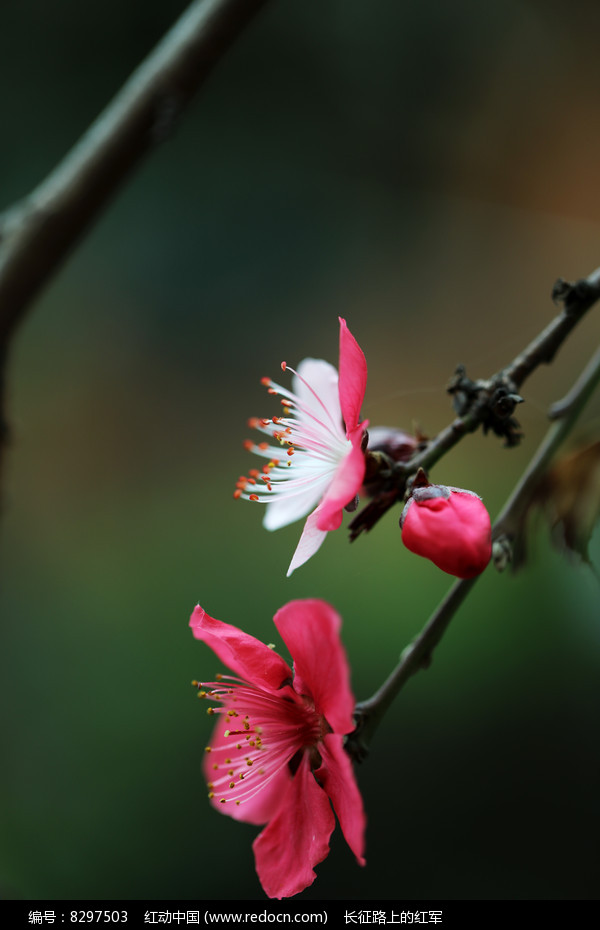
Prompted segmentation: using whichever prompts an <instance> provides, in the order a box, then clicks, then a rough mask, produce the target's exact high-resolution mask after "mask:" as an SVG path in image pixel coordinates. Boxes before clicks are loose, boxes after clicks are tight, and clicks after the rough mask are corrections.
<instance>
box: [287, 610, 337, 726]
mask: <svg viewBox="0 0 600 930" xmlns="http://www.w3.org/2000/svg"><path fill="white" fill-rule="evenodd" d="M273 620H274V623H275V626H276V627H277V629H278V630H279V632H280V633H281V636H282V638H283V640H284V642H285V644H286V646H287V647H288V649H289V651H290V655H291V656H292V658H293V659H294V690H295V691H296V692H297V693H298V694H306V695H310V696H311V697H312V699H313V701H314V702H315V709H316V711H317V713H319V714H322V715H323V716H324V717H325V718H326V719H327V722H328V723H329V725H330V727H331V728H332V730H333V731H334V732H335V733H350V731H351V730H352V729H353V722H352V714H353V713H354V695H353V694H352V691H351V689H350V670H349V668H348V660H347V658H346V653H345V651H344V647H343V646H342V643H341V641H340V636H339V631H340V627H341V623H342V621H341V619H340V616H339V614H337V613H336V611H335V610H334V609H333V607H331V605H330V604H327V603H326V602H325V601H320V600H302V601H290V603H289V604H285V606H283V607H282V608H281V609H280V610H278V611H277V613H276V614H275V617H274V618H273Z"/></svg>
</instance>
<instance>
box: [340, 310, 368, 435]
mask: <svg viewBox="0 0 600 930" xmlns="http://www.w3.org/2000/svg"><path fill="white" fill-rule="evenodd" d="M339 321H340V364H339V373H340V380H339V392H340V406H341V408H342V416H343V418H344V423H345V424H346V433H347V434H349V433H351V432H352V431H353V430H355V429H356V427H357V426H358V421H359V419H360V408H361V407H362V402H363V400H364V396H365V391H366V388H367V362H366V360H365V356H364V354H363V351H362V349H361V347H360V346H359V344H358V342H357V341H356V339H355V338H354V336H353V335H352V333H351V332H350V330H349V329H348V327H347V325H346V321H345V320H344V319H342V317H339Z"/></svg>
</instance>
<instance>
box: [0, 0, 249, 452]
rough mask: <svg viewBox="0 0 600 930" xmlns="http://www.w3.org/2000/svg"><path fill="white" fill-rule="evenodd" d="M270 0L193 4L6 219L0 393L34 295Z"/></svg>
mask: <svg viewBox="0 0 600 930" xmlns="http://www.w3.org/2000/svg"><path fill="white" fill-rule="evenodd" d="M266 2H267V0H195V2H194V3H192V4H190V6H189V7H188V8H187V10H186V11H185V12H184V13H183V15H182V16H181V17H180V19H179V20H178V21H177V22H176V23H175V25H174V26H173V27H172V29H171V30H170V31H169V32H168V33H167V34H166V35H165V36H164V38H163V39H162V41H161V42H160V43H159V44H158V45H157V46H156V48H155V49H154V50H153V51H152V52H151V53H150V55H149V56H148V57H147V58H146V60H145V61H144V62H143V63H142V64H141V65H140V66H139V67H138V68H137V70H136V71H135V72H134V73H133V74H132V75H131V77H130V78H129V80H128V81H127V82H126V83H125V85H124V86H123V88H122V89H121V90H120V91H119V93H118V94H117V96H116V97H115V98H114V99H113V101H112V102H111V103H110V104H109V105H108V107H107V108H106V110H104V112H103V113H101V114H100V116H99V117H98V118H97V119H96V121H95V122H94V123H93V124H92V126H91V127H90V128H89V129H88V131H87V132H86V133H85V134H84V135H83V137H82V138H81V139H80V141H79V142H78V143H77V144H76V145H75V147H74V148H73V149H72V150H71V151H70V152H69V153H68V154H67V156H66V157H65V158H64V159H63V161H62V162H60V163H59V164H58V165H57V167H56V168H55V169H54V170H53V171H52V172H51V173H50V174H49V175H48V177H46V179H45V180H44V181H42V183H41V184H40V185H39V186H38V187H37V188H35V190H33V191H32V192H31V193H30V194H29V195H28V196H27V197H25V198H24V199H23V200H22V201H20V202H19V203H16V204H15V205H14V206H12V207H11V208H10V209H8V210H6V211H5V213H4V214H2V215H1V216H0V364H1V367H0V390H1V387H2V382H3V377H4V364H3V363H4V361H5V358H6V354H7V349H8V345H9V340H10V337H11V335H12V333H13V331H14V329H15V327H16V325H17V324H18V322H19V321H20V320H21V318H22V317H23V316H24V314H25V311H26V310H27V308H28V307H29V305H30V304H31V301H32V300H33V299H34V297H35V296H36V295H37V293H38V292H39V291H40V289H41V288H42V287H43V286H44V285H45V284H46V282H47V281H48V280H49V279H50V277H51V276H52V275H53V274H54V273H55V271H57V269H58V268H59V267H60V264H61V262H62V261H63V259H64V258H65V257H66V256H67V254H68V253H69V251H70V250H71V249H72V248H73V246H74V245H75V244H76V242H77V241H78V240H79V239H80V237H81V236H82V235H83V234H84V232H85V231H86V230H87V229H88V228H89V227H90V226H91V224H92V223H93V222H94V220H96V219H97V217H98V216H99V214H100V213H101V211H102V209H103V208H104V207H105V206H106V205H107V204H108V202H109V201H110V199H111V197H112V196H113V195H114V194H115V193H116V192H117V190H118V189H119V187H120V186H121V185H122V184H123V183H124V181H125V180H126V179H127V177H128V176H129V174H130V173H131V172H132V171H133V169H134V168H136V167H137V166H138V165H139V164H140V162H141V160H142V158H143V156H144V155H145V154H146V153H147V152H148V151H149V150H151V149H153V148H154V147H155V146H156V145H158V144H159V143H160V142H162V141H163V140H164V139H165V138H167V136H169V135H170V134H171V132H172V131H173V128H174V126H175V124H176V122H177V120H178V118H179V117H180V115H181V113H182V112H183V110H184V109H185V107H186V106H187V105H188V103H189V102H190V100H191V99H192V97H193V96H194V94H195V93H196V91H197V90H198V88H199V87H200V86H201V85H202V83H203V82H204V80H205V79H206V77H207V76H208V75H209V74H210V72H211V71H212V69H213V68H214V67H215V65H216V64H218V62H219V61H220V59H221V58H222V56H223V55H224V53H225V52H226V51H227V49H228V48H229V46H230V45H231V44H232V42H233V41H234V40H235V39H236V38H237V36H238V35H239V33H240V32H241V31H242V30H243V28H244V27H245V26H246V24H247V23H248V22H249V21H250V20H251V19H252V18H253V16H254V15H255V14H256V13H257V12H258V11H259V10H260V9H261V8H262V7H263V6H264V5H265V4H266ZM2 399H3V392H2V397H0V400H2ZM3 409H4V405H3V404H2V405H1V406H0V454H1V451H2V449H1V444H2V440H3V438H4V437H5V435H6V432H7V427H6V423H5V420H4V417H3V414H2V411H3Z"/></svg>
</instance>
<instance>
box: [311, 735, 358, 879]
mask: <svg viewBox="0 0 600 930" xmlns="http://www.w3.org/2000/svg"><path fill="white" fill-rule="evenodd" d="M319 750H320V753H321V758H322V760H323V763H322V765H321V767H320V768H318V769H317V770H316V773H315V774H316V775H317V777H318V779H319V781H320V782H321V784H322V785H323V788H324V789H325V791H326V792H327V794H328V795H329V797H330V798H331V801H332V803H333V808H334V810H335V813H336V815H337V819H338V820H339V822H340V827H341V828H342V833H343V834H344V837H345V838H346V842H347V843H348V846H349V847H350V849H351V850H352V852H353V853H354V855H355V856H356V858H357V860H358V864H359V865H364V864H365V860H364V857H363V854H364V851H365V827H366V824H367V818H366V817H365V811H364V807H363V802H362V797H361V794H360V791H359V790H358V785H357V784H356V779H355V777H354V772H353V770H352V762H351V761H350V758H349V757H348V754H347V752H346V751H345V749H344V747H343V744H342V737H341V736H337V735H336V734H334V733H330V734H329V735H328V736H326V737H325V741H324V743H321V745H320V746H319Z"/></svg>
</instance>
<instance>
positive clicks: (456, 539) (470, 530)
mask: <svg viewBox="0 0 600 930" xmlns="http://www.w3.org/2000/svg"><path fill="white" fill-rule="evenodd" d="M433 487H435V486H433ZM445 490H446V491H448V490H449V491H450V495H449V497H431V498H428V499H424V500H417V499H415V498H412V499H410V500H409V502H408V504H407V507H406V510H405V513H404V514H403V517H402V521H403V522H402V541H403V542H404V545H405V546H406V547H407V549H410V551H411V552H415V553H416V554H417V555H422V556H425V558H427V559H431V561H432V562H433V563H434V565H437V566H438V568H441V569H442V571H444V572H448V574H449V575H455V576H456V577H457V578H473V577H475V575H479V574H480V573H481V572H482V571H483V570H484V568H485V567H486V565H487V564H488V562H489V560H490V556H491V554H492V539H491V524H490V516H489V514H488V512H487V510H486V508H485V505H484V504H483V501H482V500H481V498H479V497H477V495H476V494H473V493H471V492H470V491H463V490H459V489H456V488H450V489H445Z"/></svg>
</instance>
